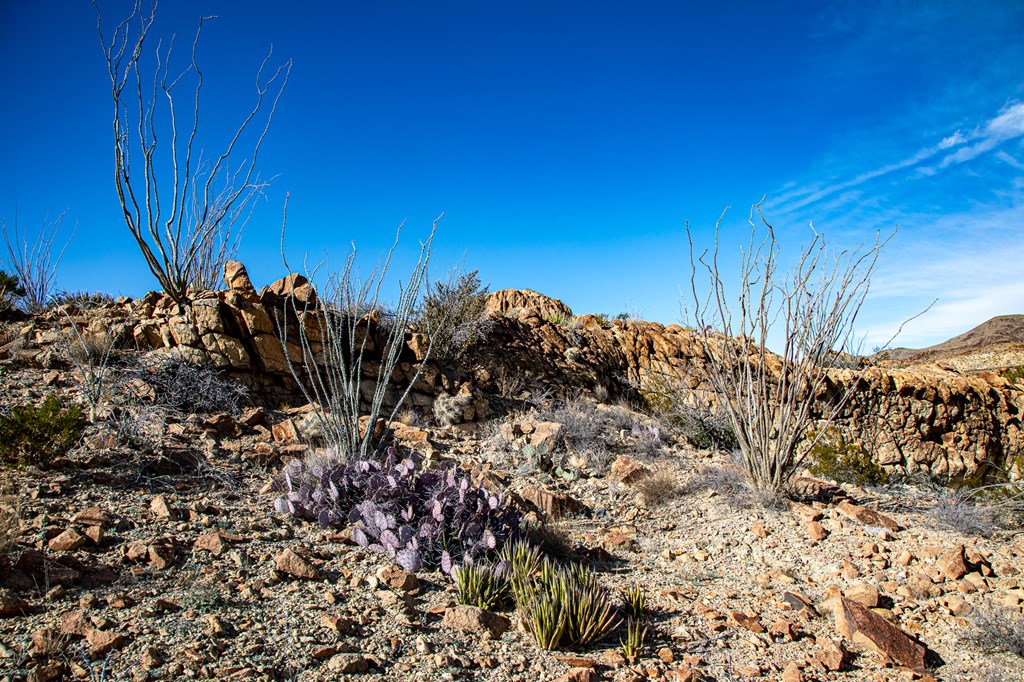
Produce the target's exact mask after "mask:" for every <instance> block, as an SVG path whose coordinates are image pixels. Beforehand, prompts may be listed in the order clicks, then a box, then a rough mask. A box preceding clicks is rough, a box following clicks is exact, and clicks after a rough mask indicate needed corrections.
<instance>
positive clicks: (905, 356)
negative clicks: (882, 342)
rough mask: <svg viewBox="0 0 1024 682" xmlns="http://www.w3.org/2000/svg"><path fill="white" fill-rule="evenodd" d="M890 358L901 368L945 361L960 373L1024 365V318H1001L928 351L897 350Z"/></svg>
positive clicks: (998, 317)
mask: <svg viewBox="0 0 1024 682" xmlns="http://www.w3.org/2000/svg"><path fill="white" fill-rule="evenodd" d="M888 355H889V359H890V360H892V361H894V362H896V363H898V364H901V365H919V364H922V363H926V362H942V363H944V364H948V365H950V366H951V367H952V368H953V369H956V370H959V371H967V372H970V371H978V370H983V369H985V370H995V369H1002V368H1005V367H1014V366H1017V365H1024V315H999V316H997V317H993V318H992V319H991V320H989V321H988V322H983V323H982V324H979V325H978V326H977V327H975V328H974V329H972V330H970V331H968V332H964V333H963V334H961V335H959V336H954V337H953V338H952V339H950V340H948V341H943V342H942V343H939V344H936V345H934V346H929V347H928V348H921V349H914V348H893V349H892V350H890V351H888Z"/></svg>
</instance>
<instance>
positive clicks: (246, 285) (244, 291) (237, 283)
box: [224, 260, 259, 301]
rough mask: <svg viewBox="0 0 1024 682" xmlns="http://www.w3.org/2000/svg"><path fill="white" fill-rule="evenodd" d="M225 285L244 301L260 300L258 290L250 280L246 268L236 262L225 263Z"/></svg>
mask: <svg viewBox="0 0 1024 682" xmlns="http://www.w3.org/2000/svg"><path fill="white" fill-rule="evenodd" d="M224 283H225V284H227V286H228V289H229V290H230V291H232V292H234V293H235V294H238V295H239V296H241V297H242V298H244V299H247V300H250V301H255V300H257V299H258V298H259V295H258V294H257V293H256V288H255V287H253V285H252V280H251V279H249V273H248V271H246V269H245V266H244V265H242V264H241V263H239V262H238V261H235V260H229V261H227V262H226V263H224Z"/></svg>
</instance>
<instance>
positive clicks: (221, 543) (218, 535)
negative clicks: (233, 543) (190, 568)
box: [194, 530, 228, 556]
mask: <svg viewBox="0 0 1024 682" xmlns="http://www.w3.org/2000/svg"><path fill="white" fill-rule="evenodd" d="M194 547H195V548H196V549H197V550H202V551H205V552H210V553H211V554H213V555H215V556H220V555H221V554H223V553H224V552H226V551H227V550H228V545H227V542H226V540H225V533H223V532H221V531H219V530H214V531H210V532H209V533H207V534H206V535H200V536H199V537H198V538H196V541H195V544H194Z"/></svg>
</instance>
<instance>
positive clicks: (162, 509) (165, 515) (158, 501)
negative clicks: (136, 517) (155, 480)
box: [149, 495, 176, 521]
mask: <svg viewBox="0 0 1024 682" xmlns="http://www.w3.org/2000/svg"><path fill="white" fill-rule="evenodd" d="M149 508H150V510H152V512H153V513H154V514H155V515H156V517H157V518H158V519H171V520H172V521H173V520H174V519H175V518H176V517H175V515H174V510H172V509H171V507H170V505H168V504H167V499H166V498H165V497H164V496H163V495H157V496H156V497H154V498H153V501H152V502H150V503H149Z"/></svg>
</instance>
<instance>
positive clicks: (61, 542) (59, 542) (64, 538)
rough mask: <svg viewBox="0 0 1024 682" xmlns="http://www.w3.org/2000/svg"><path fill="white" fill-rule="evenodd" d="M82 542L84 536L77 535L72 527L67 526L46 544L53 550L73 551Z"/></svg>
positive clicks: (82, 543)
mask: <svg viewBox="0 0 1024 682" xmlns="http://www.w3.org/2000/svg"><path fill="white" fill-rule="evenodd" d="M84 544H85V538H84V537H82V536H81V535H79V534H78V531H76V530H75V529H74V528H68V529H67V530H66V531H64V532H63V533H61V534H60V535H58V536H57V537H55V538H53V539H52V540H50V542H49V544H48V546H49V548H50V549H52V550H53V551H54V552H73V551H75V550H76V549H78V548H79V547H81V546H82V545H84Z"/></svg>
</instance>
